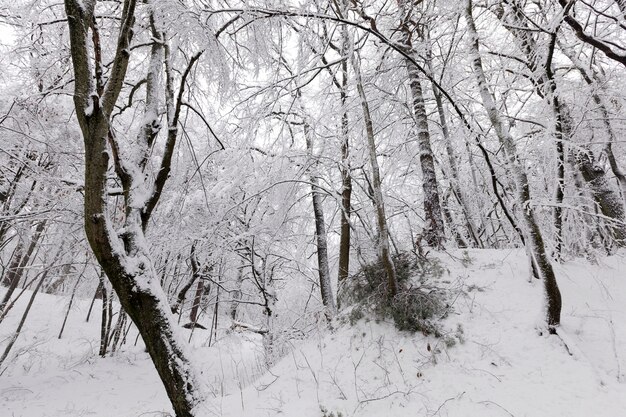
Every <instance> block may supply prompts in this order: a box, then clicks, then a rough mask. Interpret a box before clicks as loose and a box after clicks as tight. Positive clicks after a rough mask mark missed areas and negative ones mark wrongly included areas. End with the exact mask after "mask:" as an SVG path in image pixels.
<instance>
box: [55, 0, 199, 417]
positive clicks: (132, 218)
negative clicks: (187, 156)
mask: <svg viewBox="0 0 626 417" xmlns="http://www.w3.org/2000/svg"><path fill="white" fill-rule="evenodd" d="M96 3H97V1H94V0H89V1H77V0H66V1H65V10H66V13H67V16H68V19H67V22H68V26H69V33H70V43H71V57H72V64H73V69H74V106H75V109H76V117H77V119H78V123H79V125H80V128H81V131H82V134H83V139H84V145H85V206H84V207H85V211H84V216H85V232H86V234H87V239H88V241H89V244H90V246H91V248H92V250H93V252H94V254H95V256H96V259H97V260H98V263H99V264H100V265H101V266H102V269H103V270H104V271H105V273H106V275H107V277H108V279H109V280H110V282H111V284H112V286H113V288H114V290H115V292H116V293H117V295H118V297H119V300H120V303H121V305H122V306H123V307H124V310H125V311H126V312H127V313H128V315H129V317H130V318H131V319H132V320H133V322H134V323H135V325H136V326H137V329H138V330H139V332H140V334H141V336H142V338H143V340H144V342H145V344H146V348H147V350H148V353H149V354H150V357H151V358H152V361H153V362H154V365H155V367H156V369H157V371H158V373H159V376H160V377H161V380H162V382H163V385H164V386H165V390H166V392H167V394H168V397H169V399H170V401H171V403H172V406H173V408H174V411H175V412H176V415H177V416H179V417H186V416H192V415H193V411H192V410H193V408H194V406H195V405H196V404H197V403H198V402H199V401H200V399H201V398H202V395H201V394H200V390H199V389H200V388H199V379H198V376H197V375H196V374H195V371H194V368H193V366H190V365H189V356H188V354H187V351H186V347H185V344H184V342H183V341H182V340H180V338H179V337H178V336H177V331H176V329H175V327H176V323H175V321H174V320H173V317H172V315H171V312H170V308H169V306H168V303H167V300H166V298H165V294H164V292H163V289H162V288H161V286H160V283H159V277H158V275H157V274H156V272H155V270H154V267H153V265H152V261H151V258H150V255H149V249H148V247H147V244H146V239H145V229H146V227H147V225H148V220H149V219H150V216H151V214H152V212H153V210H154V208H155V207H156V204H157V202H158V200H159V197H160V196H161V192H162V190H163V187H164V185H165V182H166V180H167V177H168V176H169V171H170V164H171V157H172V154H173V149H174V146H175V143H176V137H177V134H178V119H179V115H180V106H181V97H182V93H183V89H184V85H185V84H184V83H185V81H186V77H187V75H188V73H189V70H190V68H191V65H193V63H194V62H195V61H197V59H198V58H199V55H195V56H193V57H192V58H191V60H190V61H189V66H188V67H187V69H186V71H185V72H184V73H183V76H182V81H181V86H180V88H179V92H178V99H177V100H176V101H175V98H174V87H173V73H172V71H173V69H172V68H171V67H170V63H169V62H170V61H169V60H167V57H164V53H165V54H167V48H166V47H165V38H164V36H163V34H162V33H160V32H159V31H158V30H156V28H155V24H154V22H153V21H152V22H150V23H151V25H150V26H151V27H152V34H151V35H152V37H153V39H154V41H153V42H152V46H151V52H150V65H149V69H148V76H147V83H146V91H147V93H146V102H145V111H144V115H145V116H144V122H145V123H144V128H143V129H141V131H140V134H139V137H138V138H137V141H136V143H135V146H137V148H138V149H137V152H136V153H135V155H139V158H138V160H133V159H132V158H130V157H125V155H123V154H122V153H121V149H120V142H119V141H120V138H119V137H118V135H117V134H116V133H115V132H114V131H113V129H112V125H111V114H112V111H113V109H114V107H115V105H116V103H117V101H118V97H119V95H120V91H121V89H122V86H123V84H124V80H125V78H126V73H127V68H128V63H129V59H130V46H131V45H130V43H131V39H132V37H133V27H134V23H135V9H136V5H137V2H136V1H134V0H125V1H124V3H123V9H122V14H121V16H120V19H119V30H118V34H117V41H116V44H117V46H116V49H115V54H114V58H113V61H112V63H111V65H110V69H109V71H108V78H107V79H106V81H105V79H104V73H103V72H104V70H105V67H104V64H103V62H102V48H103V44H102V43H103V39H101V36H100V35H101V33H100V31H99V29H98V25H97V21H98V19H97V18H96V16H95V14H94V10H95V7H96ZM90 35H91V36H90ZM90 39H91V41H92V43H91V44H90V43H89V40H90ZM164 63H165V67H166V71H165V72H166V94H165V96H166V106H167V115H166V116H167V123H168V125H167V139H166V145H165V151H164V156H163V159H162V161H161V164H160V167H159V171H158V172H157V175H156V178H155V179H154V181H153V182H149V180H148V176H147V175H145V174H144V170H145V168H146V166H147V159H146V158H147V156H148V155H149V152H150V149H151V147H152V145H153V143H154V140H155V138H156V136H157V134H158V132H159V126H160V123H159V109H158V101H157V97H158V94H159V91H160V90H159V87H160V83H159V79H160V74H161V73H162V67H163V66H164ZM111 155H112V156H113V161H112V162H113V165H114V166H115V168H116V172H117V174H118V176H119V177H120V180H121V183H122V187H123V191H124V206H125V220H124V226H123V228H122V229H121V230H115V227H114V224H113V222H112V220H111V219H110V218H109V211H108V208H107V197H106V195H107V171H108V170H109V167H110V165H111V161H110V156H111Z"/></svg>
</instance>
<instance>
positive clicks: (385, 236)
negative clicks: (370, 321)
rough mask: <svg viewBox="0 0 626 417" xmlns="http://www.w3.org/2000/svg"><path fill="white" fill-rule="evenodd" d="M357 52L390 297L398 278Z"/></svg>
mask: <svg viewBox="0 0 626 417" xmlns="http://www.w3.org/2000/svg"><path fill="white" fill-rule="evenodd" d="M359 59H360V58H359V57H358V55H357V54H355V55H354V56H353V59H352V66H353V68H354V72H355V78H356V86H357V90H358V92H359V97H360V99H361V108H362V110H363V120H364V122H365V133H366V135H367V143H368V150H369V159H370V165H371V169H372V188H373V193H374V201H375V205H376V221H377V224H378V236H379V239H378V250H379V256H380V260H381V262H382V264H383V267H384V268H385V272H386V274H387V296H388V297H389V299H392V298H393V297H394V296H395V295H396V294H397V293H398V280H397V277H396V268H395V266H394V264H393V260H392V259H391V252H390V251H389V230H388V228H387V218H386V216H385V203H384V200H383V193H382V187H381V179H380V168H379V166H378V160H377V155H376V140H375V138H374V127H373V125H372V118H371V115H370V110H369V104H368V102H367V96H366V95H365V88H364V87H363V81H362V79H361V67H360V63H359Z"/></svg>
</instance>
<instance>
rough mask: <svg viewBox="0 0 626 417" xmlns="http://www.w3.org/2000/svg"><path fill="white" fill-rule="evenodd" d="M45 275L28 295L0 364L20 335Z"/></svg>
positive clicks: (0, 363)
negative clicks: (24, 307) (26, 302)
mask: <svg viewBox="0 0 626 417" xmlns="http://www.w3.org/2000/svg"><path fill="white" fill-rule="evenodd" d="M46 276H47V274H46V273H43V274H42V275H41V278H40V279H39V282H38V283H37V286H36V287H35V290H34V291H33V293H32V295H31V296H30V300H28V305H26V310H24V313H23V314H22V319H21V320H20V323H19V324H18V326H17V329H15V333H13V337H11V340H10V341H9V343H8V344H7V347H6V348H5V349H4V353H3V354H2V357H0V366H2V364H3V363H4V361H5V360H6V359H7V357H8V356H9V353H10V352H11V349H12V348H13V345H14V344H15V342H16V341H17V338H18V336H19V335H20V332H21V331H22V327H24V323H25V322H26V317H28V313H29V312H30V309H31V307H32V306H33V302H34V301H35V297H36V296H37V293H38V292H39V289H40V288H41V285H42V284H43V283H44V281H45V280H46Z"/></svg>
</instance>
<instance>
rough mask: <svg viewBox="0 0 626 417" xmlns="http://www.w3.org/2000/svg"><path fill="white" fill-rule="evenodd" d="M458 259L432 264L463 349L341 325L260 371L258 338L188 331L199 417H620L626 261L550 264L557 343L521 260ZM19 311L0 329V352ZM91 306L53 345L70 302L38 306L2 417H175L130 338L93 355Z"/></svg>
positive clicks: (1, 379)
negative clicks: (557, 302) (214, 337)
mask: <svg viewBox="0 0 626 417" xmlns="http://www.w3.org/2000/svg"><path fill="white" fill-rule="evenodd" d="M454 255H455V257H456V258H457V259H454V258H453V257H452V256H449V255H441V256H440V257H441V260H442V261H443V262H444V264H445V266H446V268H447V269H448V270H449V273H447V274H446V275H445V276H444V277H443V278H442V280H445V281H447V282H449V285H451V286H454V287H456V288H459V287H460V288H462V289H463V292H462V293H460V295H459V296H458V297H457V298H456V299H455V301H454V312H453V313H452V314H451V315H450V317H448V319H447V320H446V322H445V327H446V328H447V329H449V331H450V332H451V334H456V335H457V337H458V335H459V334H460V332H461V331H462V339H463V340H464V342H463V343H457V344H456V345H454V346H452V347H447V346H445V344H444V342H443V341H442V340H441V339H435V338H432V337H425V336H423V335H421V334H416V335H412V334H408V333H401V332H397V331H396V330H395V329H394V328H393V325H392V324H391V323H385V322H379V323H376V322H375V321H366V320H361V321H360V322H358V323H357V324H356V325H355V326H350V325H349V324H347V323H346V322H343V323H340V322H338V323H337V324H336V326H335V329H334V330H333V331H320V332H319V333H318V334H315V335H313V336H312V337H311V338H310V339H309V340H307V341H303V342H300V343H299V344H297V345H295V346H294V347H293V350H292V351H291V353H289V354H288V355H287V356H285V357H284V358H283V359H282V360H280V361H279V362H278V363H277V364H276V365H275V366H273V367H272V368H271V369H270V371H268V372H266V373H263V365H262V356H261V353H260V352H261V349H260V347H259V343H258V340H257V339H255V335H246V334H239V333H233V334H230V335H224V336H222V338H221V339H220V340H219V342H218V343H217V344H215V345H214V346H212V347H210V348H209V347H203V346H202V345H203V344H206V338H207V336H206V335H207V333H204V332H203V331H200V330H196V333H195V334H194V339H193V342H194V346H195V347H196V349H195V355H196V358H197V362H198V363H199V364H200V366H201V367H202V369H203V374H204V376H205V377H206V381H207V383H208V384H209V390H210V392H212V393H213V395H214V397H213V398H211V399H209V400H208V401H207V402H206V404H204V405H203V406H202V407H201V410H202V413H203V415H206V416H213V415H216V416H233V417H234V416H252V417H257V416H258V417H262V416H275V415H281V416H294V417H322V416H325V417H330V416H331V415H332V416H334V417H339V415H341V416H343V417H352V416H394V417H401V416H432V417H434V416H458V417H473V416H476V417H489V416H502V417H506V416H515V417H522V416H529V417H558V416H564V417H565V416H567V417H575V416H581V417H583V416H584V417H588V416H598V417H623V416H626V369H625V368H626V256H624V255H623V254H622V255H618V256H612V257H608V258H604V259H601V260H600V262H599V264H597V265H594V264H591V263H589V262H587V261H584V260H575V261H569V262H566V263H565V264H564V265H560V266H558V265H557V266H556V268H557V269H556V272H557V278H558V280H559V285H560V287H561V292H562V294H563V315H562V322H563V325H562V328H561V329H560V331H559V333H560V335H561V337H556V336H548V335H547V334H546V332H545V331H543V329H542V324H541V323H542V320H541V317H542V306H543V288H542V283H541V282H539V281H536V280H533V281H532V282H529V280H528V272H527V262H526V258H525V256H524V253H523V251H520V250H506V251H505V250H501V251H496V250H480V251H479V250H470V251H469V255H470V258H471V260H472V262H471V263H470V264H467V262H461V258H463V254H462V253H461V252H460V251H459V252H454ZM23 298H25V297H23ZM25 302H26V300H22V303H21V305H18V306H17V307H16V308H15V309H14V310H13V311H12V313H11V315H10V316H9V317H8V318H7V319H6V320H5V321H4V322H3V323H2V324H0V350H3V345H4V344H5V343H6V337H7V336H8V335H9V334H11V332H12V331H13V330H14V329H15V327H16V326H17V322H18V320H19V317H18V316H19V315H20V314H19V313H21V311H22V310H23V308H24V305H25ZM88 307H89V300H81V301H79V302H77V303H76V304H75V306H74V307H73V309H72V311H71V313H70V316H69V320H68V325H67V328H66V330H65V333H64V336H63V339H61V340H58V339H57V335H58V331H59V328H60V325H61V322H62V319H63V315H64V312H65V310H66V308H67V299H66V298H59V297H54V296H50V295H46V294H40V295H38V298H37V300H36V303H35V305H34V307H33V310H32V311H31V313H30V317H29V320H28V322H27V323H26V326H25V329H24V331H23V333H22V334H21V336H20V339H19V341H18V344H17V345H16V347H15V348H14V350H13V351H12V353H11V356H10V358H9V363H8V365H9V366H8V368H7V369H6V370H4V369H3V370H4V373H3V374H2V375H1V376H0V416H2V417H4V416H7V417H9V416H16V417H18V416H28V417H40V416H41V417H44V416H102V417H108V416H120V417H125V416H128V417H131V416H167V415H170V414H171V413H172V412H171V407H170V406H169V403H168V400H167V397H166V395H165V392H164V390H163V388H162V387H161V385H160V383H159V380H158V377H157V374H156V371H155V370H154V369H153V367H152V364H151V362H150V361H149V359H148V357H147V354H146V353H144V351H143V347H142V346H141V342H139V343H138V345H137V346H133V342H134V335H132V334H131V335H129V338H132V340H130V341H129V343H128V344H127V345H125V347H124V349H123V350H122V351H120V352H117V353H116V354H115V355H113V356H112V357H108V358H105V359H102V358H99V357H98V356H97V351H98V344H99V328H98V325H97V324H96V323H94V322H97V321H98V320H99V310H98V308H99V307H98V306H96V307H95V311H94V313H93V315H92V319H91V323H85V316H86V310H87V308H88ZM185 331H186V332H188V331H187V330H185ZM187 334H188V333H187ZM5 365H7V363H5ZM3 370H0V372H2V371H3ZM339 413H341V414H339Z"/></svg>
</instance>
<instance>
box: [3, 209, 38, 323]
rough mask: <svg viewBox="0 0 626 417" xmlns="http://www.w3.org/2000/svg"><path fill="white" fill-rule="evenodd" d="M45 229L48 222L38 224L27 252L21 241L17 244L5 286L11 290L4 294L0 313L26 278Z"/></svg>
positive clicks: (5, 278) (5, 279)
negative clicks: (25, 273)
mask: <svg viewBox="0 0 626 417" xmlns="http://www.w3.org/2000/svg"><path fill="white" fill-rule="evenodd" d="M45 228H46V220H42V221H40V222H39V223H37V226H36V227H35V231H34V233H33V235H32V236H31V238H30V243H29V244H28V248H27V249H26V252H23V246H22V241H21V240H20V241H19V242H18V243H17V248H16V249H15V251H14V254H13V259H12V260H11V264H10V265H9V268H8V270H7V273H6V276H5V277H4V282H3V284H4V285H8V286H9V288H8V289H7V292H6V293H5V294H4V297H2V302H0V312H2V310H4V308H5V307H6V305H7V304H8V303H9V300H10V299H11V296H12V295H13V292H15V289H16V288H17V286H18V284H19V283H20V281H21V279H22V277H23V276H24V271H26V267H27V266H28V262H30V258H31V257H32V256H33V253H34V252H35V249H36V248H37V244H38V243H39V239H41V236H42V233H43V231H44V229H45Z"/></svg>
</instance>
